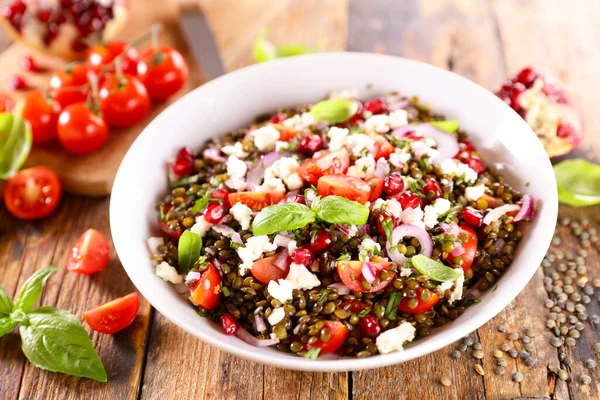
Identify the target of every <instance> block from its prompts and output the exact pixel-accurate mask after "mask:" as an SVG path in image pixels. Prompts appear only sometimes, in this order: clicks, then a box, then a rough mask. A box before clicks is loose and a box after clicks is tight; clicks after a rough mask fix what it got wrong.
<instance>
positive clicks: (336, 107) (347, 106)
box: [310, 99, 358, 124]
mask: <svg viewBox="0 0 600 400" xmlns="http://www.w3.org/2000/svg"><path fill="white" fill-rule="evenodd" d="M357 110H358V103H356V102H355V101H352V100H348V99H330V100H323V101H321V102H319V103H317V104H315V105H314V106H313V107H312V108H311V110H310V113H311V114H312V116H313V117H315V119H318V120H319V121H323V122H327V123H328V124H339V123H341V122H346V121H348V120H349V119H350V118H352V116H353V115H354V114H356V111H357Z"/></svg>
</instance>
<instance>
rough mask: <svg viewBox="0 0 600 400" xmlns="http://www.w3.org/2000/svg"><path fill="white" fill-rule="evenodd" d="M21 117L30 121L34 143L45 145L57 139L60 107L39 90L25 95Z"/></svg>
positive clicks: (21, 102)
mask: <svg viewBox="0 0 600 400" xmlns="http://www.w3.org/2000/svg"><path fill="white" fill-rule="evenodd" d="M19 108H20V112H21V116H22V117H23V118H25V119H26V120H27V121H29V124H30V125H31V134H32V139H33V143H45V142H48V141H50V140H52V139H54V138H55V137H56V123H57V121H58V115H59V114H60V106H59V105H58V103H56V101H54V100H51V99H49V98H48V96H46V95H45V94H44V93H42V92H40V91H39V90H32V91H30V92H27V93H25V95H24V96H23V99H22V100H21V101H20V103H19Z"/></svg>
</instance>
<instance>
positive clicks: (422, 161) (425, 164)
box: [419, 157, 431, 169]
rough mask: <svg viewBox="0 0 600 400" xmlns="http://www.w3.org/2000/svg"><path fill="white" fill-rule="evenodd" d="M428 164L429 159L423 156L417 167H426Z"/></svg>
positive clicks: (429, 163)
mask: <svg viewBox="0 0 600 400" xmlns="http://www.w3.org/2000/svg"><path fill="white" fill-rule="evenodd" d="M430 165H431V161H430V160H429V157H423V158H421V159H420V160H419V168H421V169H427V168H429V166H430Z"/></svg>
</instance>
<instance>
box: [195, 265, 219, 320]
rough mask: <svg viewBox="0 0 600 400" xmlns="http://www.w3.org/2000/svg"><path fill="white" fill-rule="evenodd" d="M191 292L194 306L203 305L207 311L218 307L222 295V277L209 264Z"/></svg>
mask: <svg viewBox="0 0 600 400" xmlns="http://www.w3.org/2000/svg"><path fill="white" fill-rule="evenodd" d="M190 290H191V292H192V295H191V297H192V301H193V302H194V304H197V305H201V306H202V307H204V308H206V309H207V310H210V309H211V308H213V307H214V306H216V305H217V303H218V302H219V294H220V293H221V277H220V276H219V272H218V271H217V269H216V268H215V267H214V266H213V265H212V264H208V267H207V268H206V269H205V270H204V272H202V276H201V277H200V279H199V280H198V282H196V283H194V286H192V287H191V289H190Z"/></svg>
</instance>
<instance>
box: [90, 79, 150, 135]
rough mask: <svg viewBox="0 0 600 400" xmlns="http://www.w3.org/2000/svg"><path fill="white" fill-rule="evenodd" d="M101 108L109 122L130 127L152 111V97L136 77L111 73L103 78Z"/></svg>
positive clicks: (120, 126)
mask: <svg viewBox="0 0 600 400" xmlns="http://www.w3.org/2000/svg"><path fill="white" fill-rule="evenodd" d="M98 97H99V101H100V110H101V111H102V116H103V117H104V120H105V121H106V123H107V124H109V125H110V126H114V127H116V128H128V127H130V126H133V125H135V124H137V123H138V122H140V121H141V120H142V119H143V118H144V117H145V116H146V115H148V113H149V112H150V97H148V91H146V87H145V86H144V85H143V84H142V82H140V81H139V79H137V78H136V77H134V76H132V75H129V74H123V76H122V77H121V78H119V77H118V76H116V75H110V76H108V77H106V79H104V80H103V82H102V84H101V85H100V91H99V93H98Z"/></svg>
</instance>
